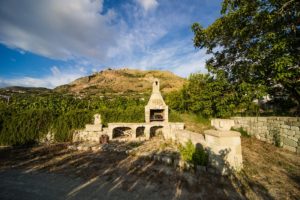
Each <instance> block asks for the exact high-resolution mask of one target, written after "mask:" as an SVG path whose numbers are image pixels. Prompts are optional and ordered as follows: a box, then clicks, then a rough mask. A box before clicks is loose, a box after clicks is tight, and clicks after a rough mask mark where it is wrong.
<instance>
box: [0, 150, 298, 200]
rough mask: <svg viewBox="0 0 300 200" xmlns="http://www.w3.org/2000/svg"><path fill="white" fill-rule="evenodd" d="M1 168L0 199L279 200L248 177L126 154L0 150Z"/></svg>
mask: <svg viewBox="0 0 300 200" xmlns="http://www.w3.org/2000/svg"><path fill="white" fill-rule="evenodd" d="M0 163H1V164H0V179H1V183H0V199H41V198H42V199H95V198H97V199H145V200H147V199H252V197H253V198H256V197H257V198H258V199H277V198H280V197H276V198H274V196H273V195H271V194H270V190H269V189H267V188H266V187H265V186H264V185H263V184H261V183H260V182H257V181H253V178H252V177H249V175H248V174H247V173H245V174H242V173H244V172H242V173H240V174H239V175H237V176H229V177H222V176H219V175H214V174H209V173H207V172H205V173H204V172H202V173H201V174H193V173H190V172H184V171H180V170H178V169H175V168H174V167H171V166H166V165H162V164H161V163H157V162H154V161H152V160H147V159H145V158H141V157H137V156H128V155H127V154H125V152H103V151H99V152H92V151H89V152H80V151H71V150H68V149H67V145H66V144H57V145H51V146H41V147H32V148H14V149H0ZM241 176H242V177H243V178H242V179H241ZM249 191H251V192H250V194H252V195H248V194H249ZM288 197H290V199H294V197H295V199H296V198H297V194H296V196H288ZM257 198H256V199H257Z"/></svg>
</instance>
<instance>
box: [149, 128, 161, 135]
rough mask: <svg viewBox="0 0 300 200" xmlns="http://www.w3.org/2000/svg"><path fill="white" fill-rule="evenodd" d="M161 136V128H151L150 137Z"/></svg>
mask: <svg viewBox="0 0 300 200" xmlns="http://www.w3.org/2000/svg"><path fill="white" fill-rule="evenodd" d="M162 135H163V126H152V127H151V128H150V137H154V136H162Z"/></svg>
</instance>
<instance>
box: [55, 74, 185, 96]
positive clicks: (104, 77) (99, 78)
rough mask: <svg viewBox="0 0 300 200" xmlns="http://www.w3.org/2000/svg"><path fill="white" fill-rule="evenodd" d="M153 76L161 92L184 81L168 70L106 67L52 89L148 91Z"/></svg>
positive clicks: (83, 93)
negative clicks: (157, 81)
mask: <svg viewBox="0 0 300 200" xmlns="http://www.w3.org/2000/svg"><path fill="white" fill-rule="evenodd" d="M154 78H158V79H160V81H161V91H162V92H163V93H168V92H171V91H174V90H178V89H179V88H181V87H182V86H183V84H184V83H185V81H186V80H185V79H184V78H181V77H179V76H177V75H175V74H173V73H172V72H169V71H160V70H150V71H142V70H136V69H127V68H125V69H117V70H112V69H107V70H103V71H100V72H96V73H94V74H93V75H90V76H86V77H82V78H79V79H77V80H75V81H73V82H71V83H69V84H66V85H61V86H58V87H56V88H55V89H54V91H56V92H60V93H70V94H77V95H81V96H86V95H110V94H112V95H113V94H118V95H130V94H142V93H150V92H151V88H152V82H153V79H154Z"/></svg>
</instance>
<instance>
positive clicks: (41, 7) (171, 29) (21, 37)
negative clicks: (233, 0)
mask: <svg viewBox="0 0 300 200" xmlns="http://www.w3.org/2000/svg"><path fill="white" fill-rule="evenodd" d="M120 2H121V6H118V7H113V6H112V7H110V8H104V1H103V0H93V1H91V0H72V1H71V2H70V1H68V0H52V1H47V0H40V1H35V0H23V1H17V0H9V1H0V27H1V29H0V43H2V44H5V45H6V46H8V47H10V48H15V49H17V50H18V51H21V52H26V51H28V52H32V53H35V54H37V55H41V56H45V57H47V58H52V59H56V60H65V65H59V67H55V66H52V68H51V69H49V74H48V75H41V77H29V76H26V77H15V78H11V77H9V78H8V77H4V76H2V77H0V86H1V85H2V86H3V85H24V86H43V87H50V88H53V87H55V86H58V85H60V84H65V83H68V82H70V81H72V80H74V79H76V78H78V77H80V76H83V75H87V74H88V73H92V72H94V71H98V70H101V69H102V68H106V67H112V68H114V67H116V68H120V67H129V68H137V69H162V70H170V71H173V72H175V73H176V74H178V75H180V76H183V77H187V76H188V75H189V74H190V73H193V72H196V71H201V72H206V69H205V60H206V59H207V58H208V56H207V55H206V54H205V51H204V50H201V51H197V50H195V49H194V47H193V43H192V37H193V35H192V33H191V30H190V26H191V24H192V23H193V22H195V21H199V20H200V21H202V22H203V23H202V24H203V25H204V26H206V25H207V23H209V22H210V21H212V20H213V19H214V17H215V12H218V11H217V10H215V9H214V10H213V9H211V10H208V9H206V7H207V6H208V5H209V4H211V3H212V4H217V3H216V2H219V0H211V1H208V0H205V1H203V0H190V1H184V2H183V1H181V0H172V1H159V0H133V1H118V3H120ZM24 56H26V54H25V55H24ZM51 65H52V64H51Z"/></svg>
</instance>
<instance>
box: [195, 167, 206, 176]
mask: <svg viewBox="0 0 300 200" xmlns="http://www.w3.org/2000/svg"><path fill="white" fill-rule="evenodd" d="M205 172H206V166H201V165H197V166H196V173H197V174H202V173H205Z"/></svg>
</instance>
